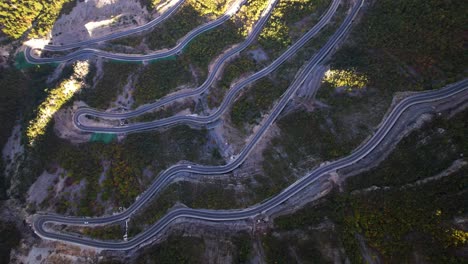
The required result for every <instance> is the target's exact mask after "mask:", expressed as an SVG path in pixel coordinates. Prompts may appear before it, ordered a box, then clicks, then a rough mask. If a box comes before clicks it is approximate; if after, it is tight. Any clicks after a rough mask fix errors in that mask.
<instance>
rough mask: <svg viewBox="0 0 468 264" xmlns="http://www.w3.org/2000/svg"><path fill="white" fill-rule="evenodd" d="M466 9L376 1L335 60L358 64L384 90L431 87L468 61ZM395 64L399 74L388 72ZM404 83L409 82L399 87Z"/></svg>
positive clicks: (420, 0) (454, 4)
mask: <svg viewBox="0 0 468 264" xmlns="http://www.w3.org/2000/svg"><path fill="white" fill-rule="evenodd" d="M463 7H464V5H463V3H462V2H460V1H437V0H430V1H426V0H411V1H406V0H397V1H394V0H385V1H377V2H375V3H374V4H373V6H372V9H371V10H370V11H369V12H368V14H367V15H366V16H365V17H364V19H363V21H362V22H361V25H362V26H359V30H355V32H354V33H353V38H354V39H355V41H354V43H353V44H352V45H350V46H349V47H348V48H345V49H343V50H342V51H340V52H339V53H338V54H337V56H336V57H335V59H334V64H335V65H336V66H337V67H339V68H342V67H350V66H357V67H358V68H357V69H358V71H360V72H363V73H365V74H366V75H368V76H370V77H371V78H370V79H371V80H373V82H374V83H373V85H376V86H379V88H380V87H382V88H383V89H392V87H394V88H399V89H404V90H408V88H409V87H408V86H409V85H411V86H417V87H421V88H422V87H424V88H433V87H439V85H440V81H441V80H447V81H448V82H452V81H453V80H455V79H457V78H460V74H461V73H462V72H463V69H464V68H465V66H466V61H468V60H467V54H466V52H465V50H464V47H463V45H464V44H463V43H464V42H465V40H464V31H465V24H466V17H465V13H464V12H463V10H464V8H463ZM356 54H360V55H358V56H357V55H356ZM392 64H393V65H395V64H396V65H397V66H396V69H397V70H395V66H391V67H394V70H393V72H395V71H397V72H399V75H396V74H390V75H389V74H388V73H387V71H386V70H385V69H386V68H388V66H389V65H392ZM457 76H458V77H457ZM402 81H406V83H409V85H408V84H406V85H405V86H403V87H398V86H399V85H400V84H401V83H402ZM421 88H420V89H421ZM383 89H382V90H383Z"/></svg>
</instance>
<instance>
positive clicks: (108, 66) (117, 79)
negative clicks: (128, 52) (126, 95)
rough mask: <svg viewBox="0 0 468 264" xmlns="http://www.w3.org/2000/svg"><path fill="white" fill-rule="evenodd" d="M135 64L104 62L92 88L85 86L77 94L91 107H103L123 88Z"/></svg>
mask: <svg viewBox="0 0 468 264" xmlns="http://www.w3.org/2000/svg"><path fill="white" fill-rule="evenodd" d="M137 67H138V66H137V65H135V64H129V63H114V62H106V63H104V66H103V72H104V73H103V76H102V78H101V79H100V80H99V81H98V82H97V84H96V86H95V87H94V88H87V89H86V90H83V91H82V94H81V95H79V97H80V98H82V99H83V100H85V101H86V103H88V104H89V105H90V106H91V107H94V108H100V109H105V108H107V107H108V106H109V104H110V102H112V101H114V100H115V99H116V98H117V95H118V94H119V93H120V92H121V91H122V90H123V87H124V86H125V84H126V83H127V79H128V77H129V76H130V75H131V74H132V73H134V72H135V70H136V69H137Z"/></svg>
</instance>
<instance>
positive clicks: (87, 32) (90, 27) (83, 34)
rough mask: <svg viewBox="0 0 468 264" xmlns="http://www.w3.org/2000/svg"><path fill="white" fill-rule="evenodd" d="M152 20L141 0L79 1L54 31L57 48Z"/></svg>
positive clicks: (59, 20)
mask: <svg viewBox="0 0 468 264" xmlns="http://www.w3.org/2000/svg"><path fill="white" fill-rule="evenodd" d="M150 19H151V16H150V14H149V13H148V11H147V10H146V8H143V7H142V6H141V4H140V2H139V1H138V0H125V1H124V0H87V1H78V3H77V5H76V7H75V8H74V9H73V10H72V11H71V12H70V14H68V15H62V16H61V17H60V18H59V19H58V20H57V21H56V22H55V24H54V27H53V29H52V33H51V34H52V42H53V44H55V45H60V44H67V43H73V42H77V41H83V40H87V39H90V38H93V37H98V36H103V35H108V34H110V33H113V32H118V31H124V30H126V29H129V28H133V27H136V26H140V25H143V24H145V23H147V22H148V21H150Z"/></svg>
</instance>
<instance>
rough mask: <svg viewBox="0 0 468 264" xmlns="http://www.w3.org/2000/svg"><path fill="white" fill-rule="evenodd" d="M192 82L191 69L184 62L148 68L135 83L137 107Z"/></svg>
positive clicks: (154, 65) (165, 63) (160, 62)
mask: <svg viewBox="0 0 468 264" xmlns="http://www.w3.org/2000/svg"><path fill="white" fill-rule="evenodd" d="M190 82H192V74H191V72H190V67H189V65H188V64H187V63H185V62H184V61H182V60H164V61H158V62H155V63H152V64H150V65H148V66H146V67H145V68H144V69H143V71H142V72H141V74H140V75H139V76H138V79H137V81H136V83H135V91H134V92H133V98H134V99H135V105H136V106H139V105H142V104H146V103H151V102H154V101H156V100H157V99H159V98H161V97H164V96H165V95H167V94H168V93H169V92H171V91H173V90H174V89H175V88H176V87H178V86H180V85H183V84H187V83H190Z"/></svg>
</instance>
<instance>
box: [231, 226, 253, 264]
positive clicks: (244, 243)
mask: <svg viewBox="0 0 468 264" xmlns="http://www.w3.org/2000/svg"><path fill="white" fill-rule="evenodd" d="M232 242H233V244H234V246H235V247H236V254H235V258H234V259H233V263H248V261H249V259H250V257H251V253H252V249H253V248H252V240H251V237H250V236H249V235H248V234H246V233H242V234H240V235H239V236H236V237H233V239H232Z"/></svg>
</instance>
